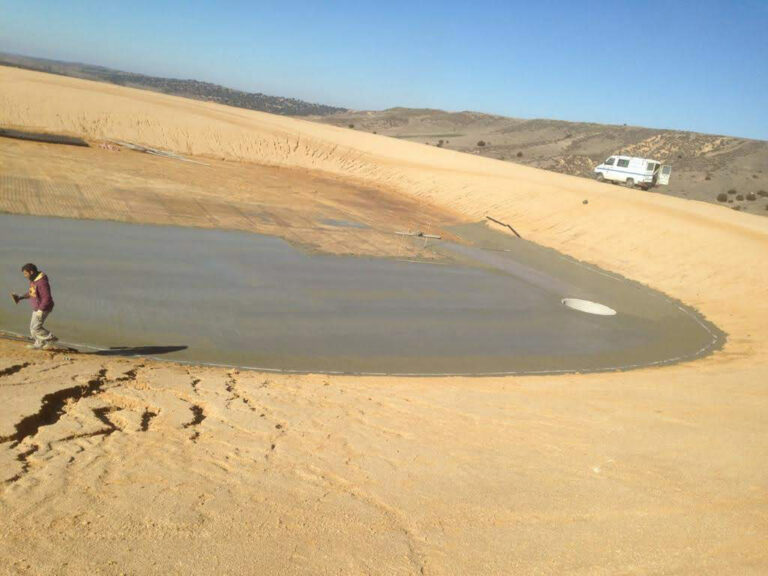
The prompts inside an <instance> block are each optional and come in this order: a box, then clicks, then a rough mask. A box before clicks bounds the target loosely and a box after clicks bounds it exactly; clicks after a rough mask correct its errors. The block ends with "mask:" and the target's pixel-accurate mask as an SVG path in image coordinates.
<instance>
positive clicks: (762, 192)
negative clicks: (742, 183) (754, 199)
mask: <svg viewBox="0 0 768 576" xmlns="http://www.w3.org/2000/svg"><path fill="white" fill-rule="evenodd" d="M757 195H758V196H760V197H761V198H764V197H765V196H768V192H766V191H765V190H758V191H757Z"/></svg>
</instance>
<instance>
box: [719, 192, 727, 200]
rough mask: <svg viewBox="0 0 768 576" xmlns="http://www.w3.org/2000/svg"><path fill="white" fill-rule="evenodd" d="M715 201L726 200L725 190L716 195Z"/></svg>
mask: <svg viewBox="0 0 768 576" xmlns="http://www.w3.org/2000/svg"><path fill="white" fill-rule="evenodd" d="M717 201H718V202H728V194H726V193H725V192H720V194H718V195H717Z"/></svg>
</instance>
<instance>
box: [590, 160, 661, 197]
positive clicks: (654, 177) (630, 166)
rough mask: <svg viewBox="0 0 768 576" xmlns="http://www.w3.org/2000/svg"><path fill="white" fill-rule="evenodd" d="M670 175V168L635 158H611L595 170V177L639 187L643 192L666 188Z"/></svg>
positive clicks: (656, 161) (655, 162) (652, 161)
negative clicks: (654, 188) (658, 186)
mask: <svg viewBox="0 0 768 576" xmlns="http://www.w3.org/2000/svg"><path fill="white" fill-rule="evenodd" d="M671 174H672V166H666V165H664V166H662V164H661V162H659V161H658V160H651V159H650V158H637V157H635V156H611V157H610V158H607V159H606V160H605V162H603V163H602V164H598V165H597V167H596V168H595V177H596V178H597V179H598V180H600V181H603V180H609V181H611V182H623V183H624V184H625V185H626V186H629V187H630V188H634V187H635V186H640V187H641V188H643V189H644V190H648V189H649V188H653V187H654V186H657V185H660V186H666V185H667V184H669V177H670V175H671Z"/></svg>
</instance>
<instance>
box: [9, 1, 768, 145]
mask: <svg viewBox="0 0 768 576" xmlns="http://www.w3.org/2000/svg"><path fill="white" fill-rule="evenodd" d="M0 50H4V51H10V52H16V53H21V54H28V55H33V56H41V57H47V58H56V59H61V60H74V61H80V62H86V63H91V64H101V65H105V66H110V67H115V68H120V69H123V70H129V71H134V72H143V73H147V74H156V75H163V76H173V77H180V78H195V79H199V80H207V81H210V82H216V83H219V84H224V85H226V86H230V87H233V88H240V89H244V90H249V91H256V92H264V93H267V94H274V95H279V96H290V97H296V98H302V99H305V100H310V101H313V102H320V103H324V104H333V105H338V106H345V107H349V108H355V109H381V108H388V107H392V106H410V107H429V108H442V109H446V110H477V111H481V112H489V113H496V114H503V115H508V116H516V117H523V118H534V117H538V118H558V119H563V120H575V121H593V122H606V123H614V124H623V123H627V124H633V125H641V126H649V127H655V128H677V129H685V130H696V131H700V132H709V133H718V134H729V135H734V136H746V137H752V138H760V139H768V0H747V1H742V2H725V1H721V2H712V1H707V0H703V1H699V2H674V1H671V2H642V1H634V2H630V1H627V2H620V1H614V2H583V3H582V2H565V1H563V2H554V1H546V0H538V1H527V2H519V3H518V2H512V1H507V2H483V1H477V2H468V1H465V2H454V1H443V2H433V1H424V2H418V1H411V2H401V1H398V0H395V1H389V2H364V1H359V2H347V1H339V2H304V1H302V0H292V1H284V2H245V1H230V2H227V1H219V2H202V1H199V2H194V1H188V2H182V1H176V0H155V1H154V2H144V1H141V0H135V1H132V2H117V1H115V2H112V1H104V0H101V1H100V2H92V1H78V0H68V1H66V2H64V1H61V0H59V1H45V0H38V1H35V2H21V1H14V2H12V1H10V0H0Z"/></svg>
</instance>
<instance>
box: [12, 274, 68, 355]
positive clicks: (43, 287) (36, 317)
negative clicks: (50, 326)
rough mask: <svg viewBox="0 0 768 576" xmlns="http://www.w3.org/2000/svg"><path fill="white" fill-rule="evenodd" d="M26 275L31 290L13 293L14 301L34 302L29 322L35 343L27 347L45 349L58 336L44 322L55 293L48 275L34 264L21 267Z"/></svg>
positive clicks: (51, 307)
mask: <svg viewBox="0 0 768 576" xmlns="http://www.w3.org/2000/svg"><path fill="white" fill-rule="evenodd" d="M21 271H22V272H23V273H24V277H25V278H26V279H27V280H29V291H28V292H27V293H26V294H24V296H19V295H18V294H11V298H13V301H14V302H15V303H16V304H18V303H19V302H20V301H21V300H29V303H30V304H32V320H30V322H29V333H30V334H31V335H32V338H33V339H34V341H35V342H34V344H30V345H29V346H27V348H35V349H37V350H39V349H45V348H48V347H49V345H50V344H52V343H53V342H56V340H58V338H56V336H54V335H53V334H51V333H50V332H49V331H48V330H46V329H45V326H43V323H44V322H45V319H46V318H48V315H49V314H50V313H51V311H52V310H53V295H52V294H51V285H50V283H49V282H48V276H46V275H45V274H43V273H42V272H40V270H38V269H37V266H35V265H34V264H31V263H30V264H24V266H22V267H21Z"/></svg>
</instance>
